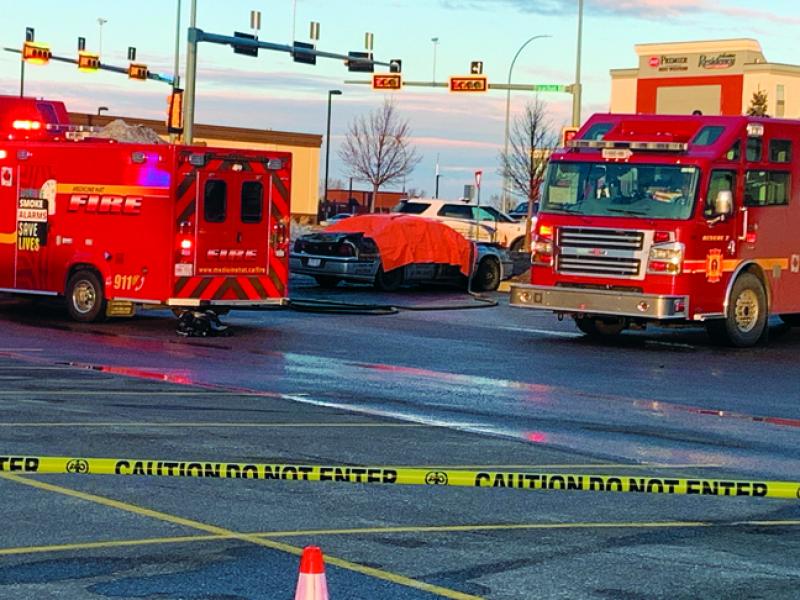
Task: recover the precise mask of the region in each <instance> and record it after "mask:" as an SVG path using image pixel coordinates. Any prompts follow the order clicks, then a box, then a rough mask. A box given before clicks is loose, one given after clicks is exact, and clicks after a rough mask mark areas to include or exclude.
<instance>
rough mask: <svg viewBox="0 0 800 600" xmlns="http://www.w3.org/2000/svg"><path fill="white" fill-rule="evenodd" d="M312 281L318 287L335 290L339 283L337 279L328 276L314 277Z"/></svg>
mask: <svg viewBox="0 0 800 600" xmlns="http://www.w3.org/2000/svg"><path fill="white" fill-rule="evenodd" d="M314 279H315V280H316V281H317V285H318V286H319V287H322V288H327V289H333V288H335V287H336V286H337V285H339V281H340V280H339V278H338V277H331V276H330V275H315V276H314Z"/></svg>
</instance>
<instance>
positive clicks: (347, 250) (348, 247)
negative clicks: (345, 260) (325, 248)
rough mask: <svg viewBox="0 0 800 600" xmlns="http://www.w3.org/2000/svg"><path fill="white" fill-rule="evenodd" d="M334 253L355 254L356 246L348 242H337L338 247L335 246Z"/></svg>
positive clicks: (340, 254)
mask: <svg viewBox="0 0 800 600" xmlns="http://www.w3.org/2000/svg"><path fill="white" fill-rule="evenodd" d="M336 253H337V254H338V255H339V256H355V255H356V248H355V246H353V244H351V243H350V242H344V243H343V244H339V248H337V250H336Z"/></svg>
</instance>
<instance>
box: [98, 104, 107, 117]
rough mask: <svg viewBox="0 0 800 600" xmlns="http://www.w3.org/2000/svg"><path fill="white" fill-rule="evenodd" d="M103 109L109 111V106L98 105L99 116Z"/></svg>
mask: <svg viewBox="0 0 800 600" xmlns="http://www.w3.org/2000/svg"><path fill="white" fill-rule="evenodd" d="M103 111H106V112H108V107H107V106H98V107H97V116H98V117H99V116H100V113H101V112H103Z"/></svg>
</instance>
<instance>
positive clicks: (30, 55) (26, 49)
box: [22, 42, 52, 65]
mask: <svg viewBox="0 0 800 600" xmlns="http://www.w3.org/2000/svg"><path fill="white" fill-rule="evenodd" d="M51 54H52V53H51V52H50V48H49V47H48V46H47V44H40V43H37V42H25V44H23V46H22V60H24V61H25V62H27V63H31V64H32V65H46V64H47V63H48V62H50V56H51Z"/></svg>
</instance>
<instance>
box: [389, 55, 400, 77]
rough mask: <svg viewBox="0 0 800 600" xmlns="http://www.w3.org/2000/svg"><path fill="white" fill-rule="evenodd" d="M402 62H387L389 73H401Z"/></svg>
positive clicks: (396, 59) (395, 60) (395, 59)
mask: <svg viewBox="0 0 800 600" xmlns="http://www.w3.org/2000/svg"><path fill="white" fill-rule="evenodd" d="M402 72H403V61H402V60H400V59H399V58H393V59H392V60H390V61H389V73H402Z"/></svg>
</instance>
